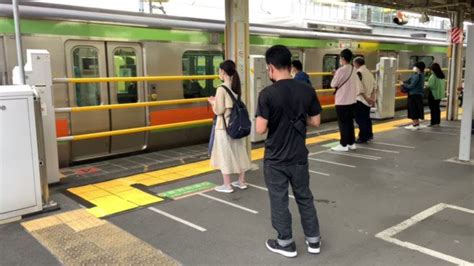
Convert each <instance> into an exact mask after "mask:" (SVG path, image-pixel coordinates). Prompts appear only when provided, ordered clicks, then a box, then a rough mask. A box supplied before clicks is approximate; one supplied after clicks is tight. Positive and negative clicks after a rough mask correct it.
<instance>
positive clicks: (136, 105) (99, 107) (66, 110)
mask: <svg viewBox="0 0 474 266" xmlns="http://www.w3.org/2000/svg"><path fill="white" fill-rule="evenodd" d="M333 91H334V89H317V90H316V92H317V93H319V92H333ZM204 102H207V98H206V97H201V98H193V99H178V100H165V101H153V102H137V103H122V104H104V105H95V106H82V107H60V108H55V109H54V111H55V112H56V113H80V112H90V111H102V110H117V109H129V108H139V107H149V106H168V105H177V104H191V103H204Z"/></svg>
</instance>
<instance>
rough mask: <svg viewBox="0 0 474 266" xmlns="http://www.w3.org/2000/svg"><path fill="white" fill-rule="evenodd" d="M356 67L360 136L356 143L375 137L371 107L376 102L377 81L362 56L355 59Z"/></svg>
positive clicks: (357, 119)
mask: <svg viewBox="0 0 474 266" xmlns="http://www.w3.org/2000/svg"><path fill="white" fill-rule="evenodd" d="M354 67H355V68H356V69H357V72H356V74H357V77H358V82H357V103H356V108H355V120H356V122H357V124H358V125H359V137H358V138H357V140H356V143H367V142H368V141H370V140H372V139H373V138H374V134H373V132H372V120H371V119H370V107H372V106H374V104H375V97H376V86H377V85H376V82H375V78H374V76H373V75H372V73H371V72H370V70H368V69H367V67H366V66H365V60H364V58H362V57H356V58H355V59H354Z"/></svg>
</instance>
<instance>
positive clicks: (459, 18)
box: [446, 8, 464, 121]
mask: <svg viewBox="0 0 474 266" xmlns="http://www.w3.org/2000/svg"><path fill="white" fill-rule="evenodd" d="M453 22H454V24H453V25H452V27H451V40H450V41H451V47H452V48H451V60H450V62H449V84H448V93H449V94H448V108H447V114H446V120H448V121H453V120H457V119H458V100H457V98H458V97H457V89H458V88H459V87H461V86H462V82H461V77H462V49H463V41H462V32H463V22H464V9H462V8H459V9H458V10H457V11H456V12H454V13H453ZM455 34H456V35H458V36H459V35H460V36H461V38H460V39H459V38H456V37H455V36H453V35H455Z"/></svg>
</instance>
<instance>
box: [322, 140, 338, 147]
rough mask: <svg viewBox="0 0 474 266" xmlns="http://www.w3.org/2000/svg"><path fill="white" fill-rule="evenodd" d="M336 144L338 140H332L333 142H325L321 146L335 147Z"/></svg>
mask: <svg viewBox="0 0 474 266" xmlns="http://www.w3.org/2000/svg"><path fill="white" fill-rule="evenodd" d="M338 144H339V141H334V142H329V143H326V144H324V145H321V146H323V147H324V148H332V147H336V146H337V145H338Z"/></svg>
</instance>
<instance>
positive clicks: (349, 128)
mask: <svg viewBox="0 0 474 266" xmlns="http://www.w3.org/2000/svg"><path fill="white" fill-rule="evenodd" d="M340 56H341V65H342V66H341V67H340V68H339V69H338V70H337V71H336V73H335V74H334V78H333V79H332V81H331V87H332V88H334V89H335V90H336V91H335V92H334V94H335V104H336V114H337V121H338V124H339V133H340V135H341V140H340V142H339V145H337V146H336V147H333V148H332V150H333V151H349V150H355V149H356V145H355V133H354V110H355V104H356V102H357V86H356V85H357V70H356V69H354V66H353V65H352V64H351V61H352V57H353V54H352V52H351V50H349V49H344V50H342V52H341V54H340Z"/></svg>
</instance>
